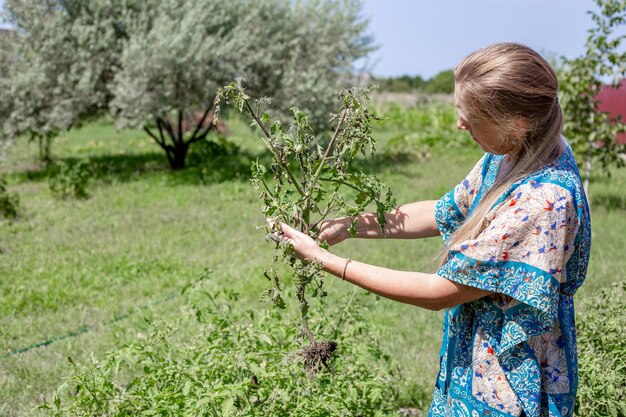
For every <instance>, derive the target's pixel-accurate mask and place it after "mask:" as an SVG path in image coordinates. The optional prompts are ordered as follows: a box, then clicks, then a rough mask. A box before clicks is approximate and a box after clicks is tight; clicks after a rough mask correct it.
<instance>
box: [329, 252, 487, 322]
mask: <svg viewBox="0 0 626 417" xmlns="http://www.w3.org/2000/svg"><path fill="white" fill-rule="evenodd" d="M320 261H322V264H323V265H324V269H325V270H326V271H327V272H329V273H331V274H333V275H336V276H338V277H341V276H342V274H344V271H345V275H344V279H345V280H346V281H348V282H351V283H352V284H355V285H358V286H359V287H361V288H363V289H365V290H367V291H370V292H373V293H376V294H378V295H381V296H383V297H385V298H389V299H392V300H395V301H400V302H403V303H406V304H412V305H415V306H419V307H422V308H426V309H429V310H440V309H442V308H448V307H452V306H455V305H457V304H462V303H465V302H468V301H472V300H476V299H478V298H481V297H484V296H486V295H488V294H489V292H487V291H483V290H480V289H477V288H472V287H468V286H465V285H461V284H457V283H454V282H452V281H449V280H447V279H445V278H442V277H440V276H438V275H436V274H424V273H420V272H408V271H396V270H392V269H388V268H383V267H379V266H374V265H368V264H365V263H362V262H357V261H352V260H351V261H349V262H348V261H347V259H345V258H341V257H339V256H337V255H333V254H331V253H329V252H326V253H325V255H324V256H323V258H322V259H320Z"/></svg>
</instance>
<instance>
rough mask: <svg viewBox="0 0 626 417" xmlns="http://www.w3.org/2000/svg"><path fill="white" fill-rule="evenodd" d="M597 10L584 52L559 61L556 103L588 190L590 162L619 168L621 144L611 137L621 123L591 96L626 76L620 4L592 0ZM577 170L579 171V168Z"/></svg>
mask: <svg viewBox="0 0 626 417" xmlns="http://www.w3.org/2000/svg"><path fill="white" fill-rule="evenodd" d="M596 4H597V6H598V7H599V9H600V10H599V12H595V11H590V12H589V14H590V15H591V17H592V19H593V23H594V26H593V27H592V28H591V29H589V31H588V32H589V35H588V37H587V43H586V45H585V54H584V55H583V56H581V57H578V58H575V59H571V60H570V59H567V58H564V59H563V64H564V66H563V68H562V69H561V71H560V72H561V74H560V80H561V87H560V90H561V91H560V101H561V105H562V107H563V109H564V117H565V120H564V129H563V133H564V135H565V137H567V139H568V140H569V142H570V144H571V146H572V148H573V150H574V153H575V154H576V159H577V160H578V164H579V166H580V167H581V168H584V172H583V177H584V183H585V190H586V191H588V190H589V177H590V175H591V170H592V166H593V165H595V164H596V163H599V164H600V165H601V167H602V168H603V170H604V172H605V173H608V172H609V171H608V168H609V167H612V166H617V167H623V166H624V159H623V157H622V156H620V155H623V154H624V153H625V152H626V145H618V144H617V143H616V141H615V138H616V135H617V134H618V133H620V132H623V131H624V130H625V129H626V126H625V125H624V124H623V123H622V122H621V121H620V120H615V119H612V118H611V117H610V115H609V114H608V113H605V112H601V111H599V110H598V100H597V98H596V97H597V95H598V93H600V90H601V88H602V87H603V85H604V82H603V81H604V80H607V79H608V80H610V82H612V83H613V85H617V84H618V83H619V81H620V80H621V78H623V77H624V76H625V75H626V51H624V48H623V47H622V41H623V40H624V39H626V35H625V34H622V33H623V29H624V27H626V2H625V1H623V0H596ZM581 171H583V169H581Z"/></svg>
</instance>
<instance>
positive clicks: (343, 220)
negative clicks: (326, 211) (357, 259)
mask: <svg viewBox="0 0 626 417" xmlns="http://www.w3.org/2000/svg"><path fill="white" fill-rule="evenodd" d="M351 224H352V218H351V217H339V218H337V219H332V220H328V221H325V222H324V223H322V227H321V228H320V233H319V235H318V239H319V240H320V242H328V244H329V245H331V246H332V245H336V244H337V243H341V242H343V241H344V240H346V239H348V238H349V237H350V232H349V229H350V225H351Z"/></svg>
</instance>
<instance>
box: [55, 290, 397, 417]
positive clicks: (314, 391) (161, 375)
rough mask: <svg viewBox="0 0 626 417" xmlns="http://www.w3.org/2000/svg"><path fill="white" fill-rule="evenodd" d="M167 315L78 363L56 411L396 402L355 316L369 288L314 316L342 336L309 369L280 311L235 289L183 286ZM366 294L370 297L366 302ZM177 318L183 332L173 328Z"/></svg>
mask: <svg viewBox="0 0 626 417" xmlns="http://www.w3.org/2000/svg"><path fill="white" fill-rule="evenodd" d="M190 294H191V296H190V300H192V299H193V301H190V302H189V305H188V306H189V308H187V309H186V310H185V311H184V312H183V313H182V314H181V317H180V318H179V320H178V321H176V322H174V323H154V325H153V327H152V330H151V331H150V333H149V334H148V335H147V336H143V337H141V339H140V340H139V341H137V342H135V343H132V344H131V345H130V346H128V347H126V348H123V349H121V350H119V351H116V352H113V353H110V354H108V355H106V356H105V357H104V358H103V359H101V360H98V359H95V358H94V359H92V361H91V363H90V364H88V365H87V366H76V365H75V369H74V371H73V372H72V375H71V376H70V377H69V378H68V380H67V382H66V383H64V384H63V385H62V386H61V387H60V388H59V390H58V392H57V395H56V397H55V399H54V400H53V401H52V403H51V404H46V405H44V408H45V409H47V410H48V411H49V414H51V415H54V416H59V417H60V416H85V417H86V416H93V415H115V416H136V415H169V416H244V415H245V416H250V415H253V416H268V417H269V416H272V417H274V416H328V415H334V416H358V415H361V416H383V415H390V414H392V413H394V411H395V410H397V403H396V401H397V385H396V382H395V380H394V376H395V372H394V366H393V365H392V364H391V363H390V357H389V356H388V354H386V353H385V352H384V351H383V350H382V349H381V346H380V344H379V341H378V339H379V337H380V334H379V333H378V329H376V328H375V327H373V326H371V325H370V324H368V323H367V322H366V321H365V320H363V317H362V315H361V314H362V313H363V312H364V311H365V310H367V309H368V308H370V306H371V298H372V297H371V296H370V297H368V296H367V295H361V296H359V297H356V296H355V293H354V292H353V293H352V296H351V297H350V298H349V299H347V300H345V302H342V303H339V304H338V307H337V308H336V309H333V311H332V312H331V313H330V314H328V315H325V316H323V317H322V316H316V319H318V320H319V324H320V327H321V328H322V329H324V331H325V332H326V333H328V336H329V337H333V338H336V339H338V340H339V341H340V347H339V351H338V354H337V356H336V357H335V358H334V359H333V360H332V361H331V362H330V363H329V366H330V368H331V369H332V372H326V371H324V372H318V373H316V374H314V375H311V374H307V373H306V372H305V371H304V369H303V367H302V365H301V362H302V360H303V359H302V358H301V357H300V356H298V355H297V354H294V353H293V351H294V350H295V348H297V347H298V346H297V344H295V343H294V341H295V340H296V338H295V328H294V327H293V326H285V323H284V320H282V319H281V315H280V314H279V312H278V310H272V311H269V310H264V311H261V312H258V311H253V310H249V309H246V308H241V306H240V301H239V300H238V298H239V297H238V295H237V294H236V293H233V292H231V291H221V292H219V293H217V294H215V293H210V292H208V291H206V290H202V289H201V287H197V288H195V289H192V290H190ZM365 298H370V300H368V302H367V303H366V302H364V299H365ZM181 323H185V325H184V326H182V327H183V328H186V329H187V330H188V331H189V323H193V326H192V327H193V330H190V331H189V333H186V334H185V333H182V332H180V331H178V330H177V329H178V328H179V327H180V324H181Z"/></svg>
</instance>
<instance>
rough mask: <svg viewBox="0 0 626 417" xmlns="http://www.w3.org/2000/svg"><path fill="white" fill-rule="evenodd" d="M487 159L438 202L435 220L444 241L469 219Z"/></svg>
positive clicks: (480, 161)
mask: <svg viewBox="0 0 626 417" xmlns="http://www.w3.org/2000/svg"><path fill="white" fill-rule="evenodd" d="M486 157H487V155H486V154H485V155H484V156H483V157H482V158H481V159H480V160H479V161H478V162H477V163H476V165H474V168H472V170H471V171H470V173H469V174H468V175H467V177H465V179H463V181H461V182H460V183H459V184H458V185H457V186H456V187H454V188H453V189H452V190H450V191H449V192H447V193H446V194H445V195H444V196H443V197H441V198H440V199H439V200H437V204H436V206H435V219H436V221H437V227H438V228H439V233H440V234H441V236H442V237H443V240H444V241H445V240H448V239H449V238H450V236H451V235H452V233H454V231H455V230H456V229H457V228H458V227H459V226H460V225H461V223H463V221H464V220H465V218H466V217H467V214H468V213H469V210H470V207H471V205H472V203H473V202H474V198H475V197H476V194H477V193H478V190H479V188H480V186H481V184H482V178H483V170H484V165H485V161H486Z"/></svg>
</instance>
